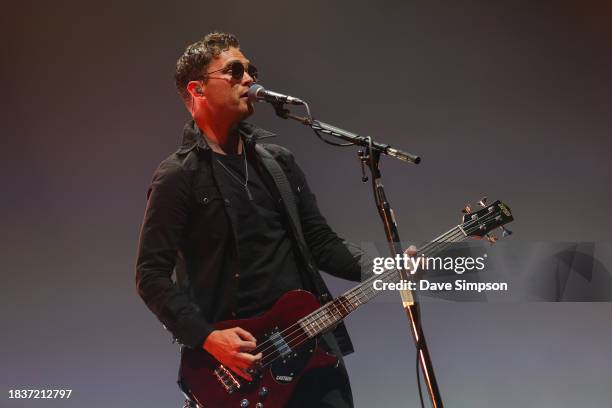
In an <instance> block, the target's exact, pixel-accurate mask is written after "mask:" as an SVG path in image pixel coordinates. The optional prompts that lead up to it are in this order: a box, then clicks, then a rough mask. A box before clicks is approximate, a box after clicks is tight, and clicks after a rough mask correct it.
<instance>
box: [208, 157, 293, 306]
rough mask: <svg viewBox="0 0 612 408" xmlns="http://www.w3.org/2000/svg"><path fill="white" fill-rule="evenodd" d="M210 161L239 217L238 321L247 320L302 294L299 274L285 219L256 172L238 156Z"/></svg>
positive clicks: (222, 190) (215, 158)
mask: <svg viewBox="0 0 612 408" xmlns="http://www.w3.org/2000/svg"><path fill="white" fill-rule="evenodd" d="M213 157H214V160H213V166H214V171H215V174H216V175H217V178H218V179H219V178H220V179H222V180H220V181H221V182H220V183H219V185H220V186H221V193H222V194H223V196H224V197H227V198H229V200H230V201H231V202H232V207H233V210H234V212H235V214H236V217H237V225H236V234H237V236H236V237H235V238H236V243H237V249H238V259H239V265H240V271H239V272H236V275H238V276H236V278H237V279H238V291H237V292H236V293H235V296H236V305H237V317H238V318H246V317H251V316H254V315H258V314H261V313H263V312H265V311H266V310H269V309H270V308H271V307H272V305H273V304H274V303H275V302H276V301H277V300H278V298H279V297H280V296H281V295H283V294H284V293H286V292H288V291H290V290H293V289H301V288H302V287H303V285H302V282H301V279H300V272H299V270H298V266H297V264H296V259H295V254H294V252H293V245H292V241H291V239H290V235H289V233H288V232H287V228H286V225H285V222H284V217H283V216H282V214H281V211H280V208H279V206H278V205H277V204H276V203H275V200H274V199H273V198H272V194H271V193H270V192H269V191H268V189H267V188H266V186H265V184H264V183H263V181H262V180H261V177H260V176H259V174H258V172H257V171H256V168H255V167H254V166H253V165H252V164H251V163H249V162H248V161H246V160H245V156H244V155H242V154H241V155H221V154H217V153H213ZM245 164H247V166H248V184H247V187H246V188H245V186H244V183H245V179H246V177H245V170H246V168H245ZM247 190H248V191H247Z"/></svg>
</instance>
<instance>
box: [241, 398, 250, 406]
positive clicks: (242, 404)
mask: <svg viewBox="0 0 612 408" xmlns="http://www.w3.org/2000/svg"><path fill="white" fill-rule="evenodd" d="M248 406H249V400H248V399H246V398H245V399H243V400H242V401H240V408H247V407H248Z"/></svg>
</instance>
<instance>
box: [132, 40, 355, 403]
mask: <svg viewBox="0 0 612 408" xmlns="http://www.w3.org/2000/svg"><path fill="white" fill-rule="evenodd" d="M256 79H257V70H256V69H255V68H254V66H253V65H252V64H251V62H250V61H249V60H248V59H247V58H246V57H245V56H244V54H243V53H242V52H241V50H240V47H239V43H238V40H237V39H236V37H235V36H233V35H231V34H225V33H211V34H208V35H207V36H206V37H204V39H202V40H201V41H198V42H196V43H194V44H191V45H190V46H188V47H187V49H186V50H185V52H184V53H183V55H182V56H181V57H180V58H179V60H178V62H177V66H176V73H175V80H176V86H177V89H178V91H179V93H180V95H181V97H182V99H183V101H184V103H185V106H186V108H187V110H188V111H189V113H190V114H191V116H192V117H193V120H192V121H189V122H188V123H187V124H186V125H185V128H184V132H183V142H182V145H181V147H180V148H179V149H178V150H177V151H176V152H175V153H174V154H172V155H171V156H170V157H168V158H167V159H165V160H164V161H163V162H162V163H161V164H160V165H159V167H158V169H157V170H156V172H155V174H154V177H153V181H152V183H151V186H150V188H149V190H148V194H147V197H148V202H147V209H146V213H145V216H144V221H143V225H142V230H141V236H140V244H139V250H138V260H137V267H136V285H137V288H138V293H139V294H140V296H141V297H142V298H143V300H144V301H145V303H146V304H147V306H148V307H149V308H150V309H151V311H152V312H153V313H154V314H155V315H156V316H157V317H158V318H159V320H160V321H161V322H162V323H163V324H164V326H165V327H166V328H167V329H168V330H169V331H171V332H172V334H173V336H174V337H175V338H176V339H177V340H178V341H179V343H181V344H182V345H183V347H191V348H203V349H204V350H206V351H207V352H208V353H210V354H211V355H212V356H214V357H215V358H216V359H217V360H218V361H219V362H220V363H221V364H223V365H224V366H225V367H228V368H230V369H231V370H232V371H233V372H234V373H236V374H237V375H240V376H242V377H244V378H245V379H250V378H251V377H250V375H249V374H248V372H247V369H248V368H249V367H250V366H252V365H253V364H254V363H255V362H256V361H257V360H258V359H259V358H261V354H256V355H253V354H252V353H250V352H249V351H252V350H253V349H254V348H255V346H256V339H255V338H254V337H253V335H252V334H251V333H249V332H247V331H246V330H244V329H242V328H240V327H233V328H230V329H227V330H215V329H214V328H213V327H212V324H213V323H214V322H218V321H222V320H230V319H237V318H248V317H253V316H256V315H259V314H261V313H264V312H265V311H267V310H268V309H270V308H271V307H272V305H273V304H274V303H275V301H276V300H277V299H278V298H279V297H280V296H281V295H283V294H284V293H286V292H288V291H290V290H293V289H306V290H309V291H311V292H313V293H314V294H315V295H316V296H317V297H318V298H319V300H320V301H321V302H323V303H325V302H327V301H329V300H331V295H330V293H329V290H328V289H327V287H326V286H325V283H324V282H323V280H322V278H321V276H320V274H319V271H318V268H321V269H322V270H324V271H326V272H328V273H331V274H333V275H335V276H338V277H341V278H345V279H349V280H353V281H359V280H360V279H361V271H362V270H365V269H364V268H365V267H366V264H365V263H364V265H361V262H362V260H361V258H362V252H361V251H360V250H359V249H358V248H356V247H355V246H353V245H350V244H348V243H345V242H343V241H342V240H341V239H340V238H339V237H338V236H337V235H336V234H335V233H334V232H333V231H332V230H331V228H330V227H329V226H328V225H327V223H326V221H325V219H324V218H323V216H322V215H321V214H320V212H319V210H318V207H317V205H316V201H315V197H314V195H313V194H312V193H311V192H310V189H309V187H308V184H307V183H306V180H305V178H304V174H303V173H302V171H301V170H300V168H299V167H298V166H297V164H296V163H295V161H294V159H293V156H292V155H291V153H290V152H289V151H287V150H286V149H284V148H282V147H280V146H276V145H259V144H258V143H257V139H258V138H262V137H266V136H270V135H272V134H271V133H270V132H267V131H264V130H262V129H258V128H255V127H254V126H252V125H249V124H247V123H244V122H243V120H244V119H245V118H247V117H248V116H249V115H251V114H252V113H253V106H252V103H251V102H250V101H249V99H248V97H247V91H248V89H249V87H250V86H251V85H252V84H253V83H254V82H255V81H256ZM258 145H259V146H258ZM263 156H267V157H263ZM270 159H272V160H275V161H276V163H278V164H279V165H280V168H281V169H282V171H283V173H284V175H285V176H286V179H285V180H288V182H289V183H288V184H289V186H287V185H286V184H285V185H283V183H281V182H279V181H278V177H272V175H271V173H270V168H269V167H267V166H266V164H265V163H266V160H270ZM289 187H290V189H291V190H290V191H289V193H290V195H291V196H292V197H293V198H292V199H290V200H288V201H292V200H295V205H293V206H291V205H290V204H291V203H287V202H286V201H287V200H283V199H282V198H283V194H282V193H281V190H282V189H283V188H284V189H285V194H286V190H288V189H289ZM284 197H287V196H286V195H285V196H284ZM292 208H293V211H294V212H293V216H292V212H291V211H292ZM298 224H299V225H298ZM315 265H316V266H315ZM175 267H176V274H177V284H175V283H174V282H173V281H172V279H171V276H172V273H173V270H175ZM321 343H322V344H321V345H322V347H324V348H325V349H326V350H329V352H332V353H335V354H336V355H337V356H338V358H339V359H340V362H341V363H340V364H339V365H338V366H337V367H330V368H329V369H326V370H321V371H320V372H316V371H312V372H310V373H309V374H306V375H304V377H303V378H302V380H301V381H300V383H299V384H298V387H297V389H296V392H295V393H294V396H293V397H292V399H291V401H290V404H289V406H291V407H301V406H304V407H314V406H329V407H351V406H353V403H352V395H351V390H350V385H349V381H348V376H347V374H346V370H345V368H344V365H343V363H342V358H341V356H342V355H343V354H344V355H346V354H348V353H350V352H352V351H353V349H352V344H351V341H350V339H349V337H348V333H347V332H346V329H345V327H344V326H343V325H342V324H340V325H339V326H338V327H337V328H336V329H335V330H334V332H333V335H332V334H327V335H324V336H323V341H322V342H321ZM179 385H180V386H181V389H182V390H183V392H184V393H185V394H186V395H187V396H189V389H188V384H184V383H182V382H181V379H179ZM186 406H195V404H193V402H190V401H186Z"/></svg>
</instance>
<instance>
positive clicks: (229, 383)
mask: <svg viewBox="0 0 612 408" xmlns="http://www.w3.org/2000/svg"><path fill="white" fill-rule="evenodd" d="M215 377H217V380H219V382H220V383H221V385H222V386H223V388H225V391H226V392H227V393H228V394H231V393H233V392H234V391H236V390H239V389H240V382H238V380H237V379H236V377H234V374H232V372H231V371H230V370H228V369H227V368H225V367H224V366H223V365H220V366H219V367H218V368H217V369H216V370H215Z"/></svg>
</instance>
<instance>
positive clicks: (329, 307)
mask: <svg viewBox="0 0 612 408" xmlns="http://www.w3.org/2000/svg"><path fill="white" fill-rule="evenodd" d="M466 236H467V235H466V233H465V231H464V230H463V229H462V228H461V226H460V225H458V226H456V227H454V228H452V229H450V230H449V231H448V232H446V233H444V234H442V235H440V236H439V237H438V238H436V239H434V240H433V241H432V242H431V243H429V244H427V245H425V246H424V247H423V248H420V249H417V254H418V255H419V256H421V255H423V256H426V257H427V256H431V255H433V254H435V253H437V252H439V251H441V250H442V249H443V248H445V247H446V246H447V245H448V244H449V243H453V242H460V241H463V240H464V239H465V238H466ZM400 276H401V275H400V271H399V270H397V269H389V270H386V271H384V272H383V273H381V274H379V275H374V276H371V277H370V278H368V279H367V280H365V281H363V282H361V283H360V284H359V285H357V286H355V287H354V288H352V289H350V290H349V291H347V292H345V293H344V294H343V295H341V296H338V297H337V298H336V299H334V300H332V301H331V302H329V303H326V304H325V305H323V306H321V307H320V308H319V309H317V310H315V311H314V312H312V313H311V314H309V315H308V316H304V317H303V318H302V319H300V321H299V325H300V327H301V328H302V329H303V330H304V332H305V333H306V334H307V335H308V337H310V338H312V337H315V336H317V335H319V334H321V333H324V332H325V331H327V330H329V329H331V328H333V327H334V326H335V325H336V324H338V323H339V322H340V321H342V320H343V319H344V318H345V317H346V316H348V315H349V314H350V313H352V312H353V311H355V310H356V309H357V308H358V307H359V306H361V305H364V304H366V303H368V302H369V301H370V300H372V299H374V298H375V297H376V296H378V295H380V294H381V292H382V291H381V290H376V289H374V286H373V283H374V281H375V280H381V281H383V282H399V281H400Z"/></svg>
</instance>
